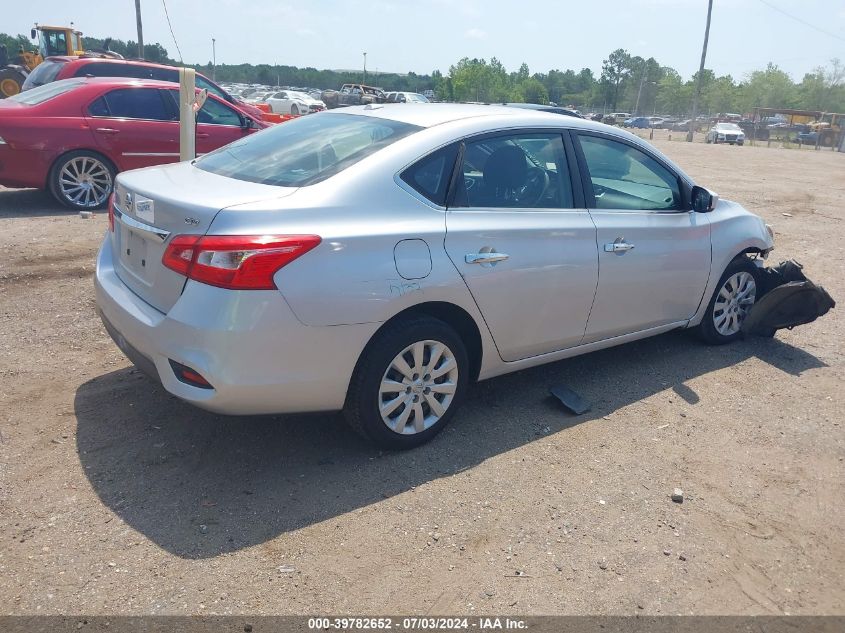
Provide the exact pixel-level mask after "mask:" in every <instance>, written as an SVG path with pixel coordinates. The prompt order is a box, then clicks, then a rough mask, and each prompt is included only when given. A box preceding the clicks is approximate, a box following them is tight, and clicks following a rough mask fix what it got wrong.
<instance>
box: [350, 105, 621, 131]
mask: <svg viewBox="0 0 845 633" xmlns="http://www.w3.org/2000/svg"><path fill="white" fill-rule="evenodd" d="M343 112H344V113H347V114H356V115H362V116H371V117H378V118H384V119H391V120H394V121H399V122H402V123H410V124H411V125H417V126H419V127H432V126H435V125H441V124H443V123H450V122H452V121H460V120H462V119H470V118H474V117H482V116H497V115H498V116H502V115H504V116H508V117H515V118H519V119H530V120H531V121H536V123H537V125H543V124H544V122H545V123H546V124H548V123H554V124H555V125H560V124H561V121H562V120H563V119H564V117H561V116H560V114H557V113H553V112H547V111H544V110H535V109H533V108H513V107H510V106H505V105H486V104H469V103H408V104H402V105H397V104H391V103H379V104H372V105H366V106H352V107H348V108H344V109H343ZM565 120H566V124H567V125H570V124H573V125H575V126H576V127H587V128H595V129H602V130H607V129H612V128H609V126H606V125H602V124H600V123H595V122H593V121H589V122H588V121H586V120H585V119H581V118H578V117H565ZM582 123H590V124H591V125H585V126H582V125H580V124H582Z"/></svg>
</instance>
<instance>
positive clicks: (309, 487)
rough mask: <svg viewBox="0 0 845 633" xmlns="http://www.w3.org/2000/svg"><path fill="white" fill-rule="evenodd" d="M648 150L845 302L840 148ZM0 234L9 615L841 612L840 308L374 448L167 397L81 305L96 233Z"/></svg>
mask: <svg viewBox="0 0 845 633" xmlns="http://www.w3.org/2000/svg"><path fill="white" fill-rule="evenodd" d="M655 144H657V145H658V147H660V149H662V150H663V151H665V152H666V153H668V154H669V155H670V156H671V157H673V158H674V159H675V160H677V161H678V162H679V163H680V164H681V165H683V166H684V167H685V169H687V171H688V172H689V173H690V174H692V175H693V176H694V177H695V178H696V179H698V180H699V181H700V182H701V183H703V184H706V185H708V186H710V187H711V188H713V189H715V190H716V191H718V192H719V193H720V194H722V195H723V196H724V197H727V198H730V199H734V200H738V201H739V202H741V203H743V204H745V205H747V207H748V208H750V209H751V210H752V211H755V212H757V213H759V214H761V215H762V216H763V217H765V218H766V220H767V221H768V222H770V223H772V224H773V225H774V226H775V231H776V239H777V249H776V251H775V253H774V254H773V258H774V259H775V260H776V261H779V260H781V259H787V258H796V259H798V260H799V261H800V262H802V263H804V264H805V266H806V270H807V272H808V274H809V276H810V277H811V278H812V279H814V280H815V281H817V282H819V283H822V284H823V285H825V286H826V287H827V288H828V290H829V291H830V292H831V294H832V295H833V296H834V297H835V298H839V299H843V298H845V274H843V272H845V270H843V259H845V258H843V255H845V253H843V247H845V227H843V220H845V211H843V201H845V155H842V154H837V153H834V152H829V151H812V150H804V151H800V152H799V151H798V150H786V149H774V148H771V149H767V148H765V147H756V148H755V147H748V146H746V147H742V148H738V147H730V146H724V145H719V146H710V145H704V144H701V143H697V144H692V145H691V144H687V143H683V142H677V141H668V140H665V139H662V138H659V139H658V140H655ZM0 218H2V220H0V227H2V232H0V324H2V326H1V327H0V538H2V547H0V613H2V614H7V613H8V614H54V613H69V614H83V613H84V614H89V615H90V614H151V613H152V614H183V615H184V614H201V613H205V614H212V613H214V614H228V613H249V614H292V613H313V614H325V613H357V614H361V613H367V614H374V613H381V614H397V613H413V614H441V613H442V614H445V613H467V614H470V613H500V614H508V613H513V614H592V613H612V614H633V613H646V614H675V613H696V614H778V613H791V614H845V589H843V588H844V587H845V579H843V572H844V571H845V532H843V527H842V526H843V525H845V512H844V511H843V505H844V504H843V501H845V494H843V493H845V463H843V456H845V437H843V423H845V420H843V418H845V416H843V410H845V372H843V351H845V345H843V334H845V332H843V320H842V318H841V316H840V314H841V308H840V309H839V310H834V311H833V312H832V313H831V314H829V315H828V316H826V317H825V318H823V319H821V320H819V321H817V322H816V323H813V324H811V325H808V326H804V327H801V328H797V329H796V330H794V331H791V332H780V333H778V335H777V337H776V338H775V339H774V340H766V339H758V340H749V341H745V342H742V343H738V344H735V345H732V346H728V347H723V348H710V347H705V346H703V345H702V344H700V343H699V342H697V341H696V340H695V339H694V338H692V337H690V336H689V335H687V334H685V333H680V332H678V333H670V334H667V335H663V336H660V337H657V338H654V339H651V340H647V341H641V342H638V343H633V344H630V345H626V346H623V347H619V348H615V349H611V350H605V351H602V352H598V353H594V354H590V355H588V356H583V357H580V358H576V359H572V360H567V361H562V362H558V363H555V364H552V365H548V366H545V367H541V368H536V369H532V370H528V371H523V372H520V373H518V374H513V375H510V376H505V377H502V378H498V379H494V380H491V381H487V382H484V383H480V384H478V385H477V386H475V387H473V388H472V389H471V392H470V394H469V398H468V402H467V403H466V405H465V407H464V409H463V410H462V411H461V413H460V414H459V415H458V416H457V418H456V419H455V421H454V423H453V424H452V425H451V426H450V427H449V428H448V429H447V430H446V431H445V432H444V433H443V434H441V435H440V436H439V437H438V438H437V439H436V440H435V441H434V442H432V443H431V444H429V445H427V446H425V447H423V448H420V449H418V450H415V451H412V452H408V453H402V454H388V453H381V452H378V451H377V450H375V449H373V448H372V447H371V446H369V445H367V444H366V443H364V442H363V441H361V440H359V439H358V437H357V436H356V435H354V434H353V433H352V432H351V431H350V430H349V429H347V427H346V425H345V423H344V422H343V420H342V418H341V417H340V416H339V415H311V416H295V417H284V418H282V417H262V418H226V417H221V416H216V415H212V414H209V413H205V412H202V411H199V410H197V409H194V408H192V407H190V406H188V405H185V404H183V403H181V402H179V401H178V400H176V399H174V398H172V397H170V396H169V395H167V393H165V392H164V391H163V390H162V389H161V388H160V387H159V386H157V385H155V384H153V383H152V382H150V381H149V380H148V379H146V378H145V377H144V376H143V375H141V374H139V373H138V372H137V371H136V370H134V369H133V368H132V367H131V366H130V365H129V363H128V362H127V361H126V359H125V358H124V357H123V356H122V354H121V353H120V352H119V351H118V349H117V348H116V347H115V345H114V344H113V343H112V341H111V340H110V339H109V338H108V336H107V335H106V333H105V332H104V330H103V328H102V326H101V325H100V322H99V320H98V319H97V317H96V315H95V313H94V293H93V288H92V282H91V275H92V270H93V266H94V257H95V252H96V249H97V246H98V244H99V242H100V240H101V238H102V235H103V232H104V230H105V229H106V218H105V215H104V214H102V213H99V214H97V216H96V217H95V218H94V219H93V220H82V219H80V218H79V217H78V216H76V215H74V214H70V213H68V212H65V211H62V210H61V209H59V208H57V207H56V205H55V204H54V203H53V202H52V201H51V199H50V198H49V197H48V196H47V195H45V194H42V193H39V192H35V191H31V190H29V191H13V190H0ZM556 383H565V384H567V385H569V386H570V387H572V388H573V389H575V390H576V391H578V392H580V393H581V394H582V395H583V396H585V397H586V398H588V399H589V400H591V401H592V402H593V405H594V406H593V410H592V411H591V412H590V413H587V414H584V415H581V416H572V415H568V414H567V413H565V412H563V411H562V410H561V408H560V407H559V406H558V405H557V404H556V403H555V402H554V401H553V400H551V399H550V398H549V396H548V388H549V386H551V385H554V384H556ZM674 488H682V489H683V491H684V494H685V499H684V501H683V503H680V504H679V503H673V502H672V501H671V499H670V496H671V494H672V491H673V489H674Z"/></svg>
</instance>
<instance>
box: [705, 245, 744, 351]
mask: <svg viewBox="0 0 845 633" xmlns="http://www.w3.org/2000/svg"><path fill="white" fill-rule="evenodd" d="M757 274H758V273H757V267H756V266H755V265H754V264H753V263H752V262H751V261H750V260H749V259H747V258H746V257H745V256H742V257H738V258H737V259H735V260H733V261H732V262H731V263H730V264H728V267H727V269H725V272H724V273H723V274H722V277H721V278H720V279H719V284H718V285H717V286H716V291H715V292H714V293H713V296H712V297H711V298H710V303H709V304H708V305H707V312H706V313H705V314H704V318H703V319H702V321H701V324H700V325H699V326H698V331H699V333H700V335H701V337H702V338H703V339H704V341H705V342H707V343H709V344H711V345H723V344H725V343H730V342H732V341H735V340H736V339H738V338H740V337H742V330H741V328H742V322H743V321H744V320H745V317H746V316H748V312H749V310H751V307H752V306H753V305H754V302H755V301H757V296H758V288H757Z"/></svg>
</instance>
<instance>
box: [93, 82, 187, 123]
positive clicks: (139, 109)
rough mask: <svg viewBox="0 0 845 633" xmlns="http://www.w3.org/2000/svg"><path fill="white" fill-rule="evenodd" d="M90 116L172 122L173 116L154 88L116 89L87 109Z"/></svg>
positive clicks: (159, 92)
mask: <svg viewBox="0 0 845 633" xmlns="http://www.w3.org/2000/svg"><path fill="white" fill-rule="evenodd" d="M88 113H89V114H90V115H91V116H107V117H113V118H116V119H143V120H151V121H172V120H173V115H172V114H171V110H170V109H169V108H168V107H167V105H166V104H165V102H164V100H163V99H162V97H161V91H160V90H157V89H156V88H118V89H117V90H112V91H111V92H108V93H106V94H105V95H103V96H102V97H100V98H99V99H97V100H96V101H94V102H93V103H92V104H91V105H90V106H89V107H88Z"/></svg>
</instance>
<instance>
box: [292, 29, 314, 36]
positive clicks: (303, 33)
mask: <svg viewBox="0 0 845 633" xmlns="http://www.w3.org/2000/svg"><path fill="white" fill-rule="evenodd" d="M296 34H297V35H300V36H302V37H311V36H312V35H317V31H315V30H314V29H308V28H299V29H296Z"/></svg>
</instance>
